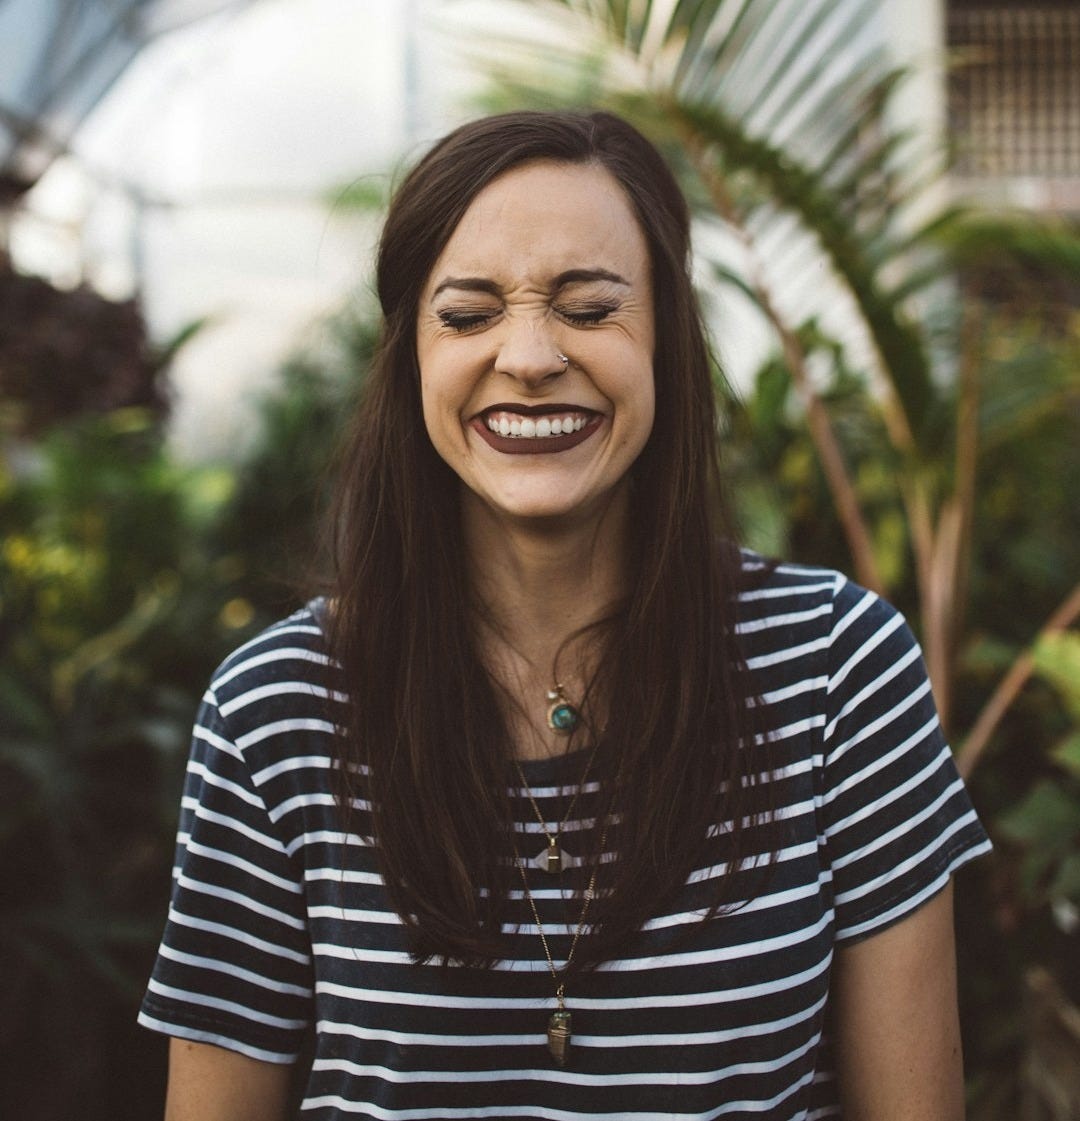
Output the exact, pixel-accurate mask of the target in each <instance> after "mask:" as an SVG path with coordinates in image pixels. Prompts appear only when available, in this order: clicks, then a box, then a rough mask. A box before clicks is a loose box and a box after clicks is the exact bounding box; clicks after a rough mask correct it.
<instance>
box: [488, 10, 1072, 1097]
mask: <svg viewBox="0 0 1080 1121" xmlns="http://www.w3.org/2000/svg"><path fill="white" fill-rule="evenodd" d="M521 7H522V8H523V9H524V10H526V11H527V12H529V13H531V14H533V16H534V21H533V23H532V24H531V25H530V28H529V33H528V37H527V41H526V39H525V38H524V37H523V38H522V39H520V40H518V41H516V42H514V43H507V42H504V41H499V42H497V43H495V44H494V45H493V47H492V49H490V50H488V51H487V52H483V51H476V52H474V53H477V54H478V55H479V61H480V62H481V63H482V64H484V65H485V66H487V67H488V71H489V73H490V74H492V76H493V79H494V81H493V84H492V89H491V92H490V93H489V95H488V97H487V98H486V104H485V107H489V108H509V107H512V106H520V105H525V106H545V105H549V106H550V105H564V106H593V107H595V106H602V107H607V108H611V109H613V110H615V111H617V112H620V113H621V114H623V115H624V116H627V117H628V118H630V119H631V120H633V121H634V122H635V123H637V124H638V126H639V127H640V128H641V129H642V130H643V131H644V132H646V134H648V135H649V136H650V137H651V138H652V139H653V140H654V141H656V142H657V143H658V144H659V146H660V147H661V148H662V149H663V150H664V151H665V152H666V153H667V155H668V157H669V159H670V160H671V162H672V164H673V165H674V166H675V167H676V168H677V169H678V170H679V171H680V172H681V174H682V177H683V181H684V184H685V187H686V190H687V194H688V196H689V197H690V199H691V201H692V203H693V205H694V207H695V213H696V221H697V223H698V231H699V233H698V239H697V244H698V246H699V252H700V255H701V257H702V259H703V262H705V263H706V265H705V267H703V268H702V269H701V279H702V285H703V293H704V295H705V297H706V300H709V301H714V302H715V300H716V299H717V294H718V293H722V294H723V299H724V301H725V303H727V304H728V305H729V306H735V307H737V308H738V309H739V313H740V316H741V317H742V318H741V320H740V319H736V318H734V317H732V316H730V315H728V316H727V317H724V318H721V319H720V320H719V323H720V337H721V342H722V341H723V339H724V337H725V332H728V333H730V332H733V331H738V330H739V329H740V323H742V324H745V323H747V322H749V321H750V320H752V319H756V320H757V322H758V323H759V324H761V325H763V326H764V327H765V328H767V330H768V332H769V337H770V340H771V347H770V348H769V349H770V353H768V354H766V356H765V358H764V360H763V361H762V364H761V366H760V368H759V370H758V371H757V374H756V376H755V377H754V378H753V379H752V381H751V383H750V385H749V388H748V389H747V390H746V391H745V392H744V393H743V394H741V395H737V394H734V393H731V392H730V390H728V388H727V387H726V386H725V385H723V383H721V389H722V391H723V392H725V394H726V402H727V405H726V417H725V423H724V430H723V431H722V433H721V439H722V441H723V444H724V449H725V453H726V456H727V461H728V464H729V471H730V474H731V477H732V480H733V484H734V486H733V489H734V491H735V493H736V495H737V498H738V500H739V504H740V512H741V514H742V520H743V524H744V527H745V528H746V530H747V531H748V536H749V539H750V541H751V543H753V544H759V545H761V546H763V547H765V548H766V549H774V548H778V549H783V550H784V551H785V552H787V553H788V554H789V555H793V556H794V557H795V558H796V559H800V560H805V561H810V562H819V563H827V564H831V565H834V566H837V567H840V568H843V569H849V570H852V571H853V573H854V574H855V575H856V577H857V578H858V579H859V580H860V581H861V582H862V583H864V584H866V585H867V586H869V587H872V588H876V589H878V590H881V591H884V592H885V593H886V594H888V595H889V596H890V598H892V599H893V600H894V601H895V602H896V603H897V604H898V606H900V607H901V608H902V609H903V610H904V611H905V612H906V613H907V614H908V615H909V617H911V618H912V620H913V622H914V623H915V625H916V628H917V630H918V631H919V633H920V637H921V640H922V642H923V646H924V650H925V652H926V657H927V663H928V668H929V671H930V676H931V680H932V683H933V688H934V693H935V697H936V699H937V701H938V705H939V708H940V710H941V713H942V716H943V719H944V721H945V722H946V724H947V727H948V728H949V729H950V731H951V733H952V736H953V738H954V739H955V740H957V741H958V743H959V752H958V763H959V764H960V766H961V769H962V770H963V771H964V772H965V773H966V774H967V775H968V776H969V777H970V779H971V781H972V785H973V792H974V795H975V798H976V801H977V803H978V805H979V807H980V810H981V812H982V814H983V816H984V818H985V819H986V820H987V823H988V825H989V826H990V828H991V831H992V832H993V833H994V834H995V836H996V837H997V838H998V840H999V843H1000V850H1001V851H1000V853H999V855H998V856H997V857H996V858H995V860H994V861H993V862H992V863H990V864H989V865H984V866H983V867H981V868H976V869H972V870H970V871H969V873H968V874H967V875H966V876H965V877H964V884H963V885H962V888H963V890H962V891H961V897H960V914H959V920H960V929H961V933H962V935H963V937H964V939H966V940H967V945H968V946H969V947H977V949H978V959H977V960H972V961H971V962H969V963H967V964H968V966H969V967H968V968H966V969H965V970H964V971H963V974H964V977H965V986H966V988H965V993H964V1008H965V1018H966V1020H967V1023H968V1033H967V1034H968V1046H969V1064H970V1066H971V1068H972V1071H973V1080H972V1086H973V1103H972V1108H973V1111H975V1112H977V1113H978V1114H979V1116H980V1117H984V1118H990V1117H994V1118H1005V1117H1011V1116H1015V1108H1016V1103H1017V1101H1018V1100H1019V1095H1020V1094H1021V1092H1022V1091H1021V1087H1020V1082H1019V1080H1018V1079H1019V1076H1018V1071H1019V1069H1020V1065H1021V1064H1020V1062H1019V1059H1018V1056H1019V1053H1020V1050H1021V1048H1022V1041H1023V1037H1024V1026H1023V1025H1024V1021H1023V1019H1022V1012H1021V1009H1020V1005H1021V997H1022V990H1023V981H1022V979H1023V976H1024V974H1025V972H1026V971H1027V970H1028V969H1029V968H1030V967H1031V966H1032V965H1033V964H1034V963H1041V964H1044V965H1046V966H1048V967H1049V968H1050V970H1051V972H1053V973H1054V974H1055V976H1056V977H1057V979H1058V980H1059V981H1060V982H1061V983H1062V984H1063V986H1064V988H1065V991H1066V993H1067V994H1068V995H1070V996H1071V997H1072V999H1073V1000H1074V1001H1075V1000H1077V999H1080V976H1078V975H1077V971H1076V969H1075V967H1071V968H1070V967H1069V965H1068V962H1069V960H1074V961H1075V960H1076V958H1077V955H1076V953H1075V933H1070V931H1069V930H1066V929H1065V928H1063V926H1062V924H1061V921H1060V914H1059V915H1058V919H1057V920H1055V912H1054V910H1053V908H1052V901H1051V897H1052V896H1053V898H1056V899H1060V898H1066V899H1068V894H1067V890H1066V889H1068V890H1069V891H1071V884H1072V876H1073V874H1074V873H1073V870H1074V864H1073V861H1072V860H1071V859H1070V856H1071V854H1072V853H1073V852H1074V851H1075V843H1076V832H1075V822H1076V819H1077V814H1078V813H1080V790H1078V789H1077V788H1076V784H1075V781H1074V778H1073V776H1071V774H1065V773H1064V771H1063V768H1064V769H1065V770H1067V768H1068V761H1069V760H1071V759H1072V754H1071V750H1074V749H1070V750H1066V751H1065V754H1064V755H1062V754H1061V750H1062V749H1061V748H1060V747H1057V748H1055V746H1054V745H1055V744H1056V743H1057V740H1058V739H1059V737H1060V736H1061V734H1062V715H1061V713H1062V709H1061V704H1060V701H1059V700H1058V699H1057V697H1056V696H1055V694H1054V693H1053V691H1052V690H1051V689H1049V688H1048V687H1047V686H1046V685H1044V684H1042V683H1041V682H1039V681H1036V680H1033V679H1032V673H1033V671H1034V670H1035V669H1036V667H1039V666H1042V662H1041V661H1040V659H1045V657H1046V654H1045V651H1046V650H1047V649H1048V648H1049V647H1048V646H1047V643H1051V644H1052V643H1054V642H1055V641H1057V640H1058V638H1060V636H1061V634H1062V632H1064V631H1066V630H1067V628H1068V627H1069V626H1070V625H1071V623H1072V622H1073V621H1074V620H1075V619H1076V618H1077V616H1078V614H1080V587H1077V585H1076V579H1077V574H1078V572H1080V509H1078V508H1077V505H1076V502H1075V499H1074V497H1073V496H1072V495H1071V493H1070V488H1069V487H1068V486H1063V485H1062V481H1063V480H1065V479H1068V478H1073V477H1077V476H1078V475H1080V439H1077V433H1078V430H1080V378H1078V376H1077V370H1078V369H1080V363H1078V361H1077V359H1078V358H1080V317H1078V315H1077V311H1076V303H1075V292H1076V290H1077V288H1076V284H1077V280H1078V279H1080V235H1078V233H1077V231H1076V229H1075V228H1072V227H1070V226H1069V225H1068V224H1065V223H1062V222H1058V221H1051V220H1048V219H1045V220H1044V219H1037V218H1034V217H1032V216H1029V215H1016V214H997V213H990V212H986V211H984V210H982V209H980V208H979V207H978V206H977V205H975V204H974V203H969V204H966V205H962V206H957V205H949V204H947V203H945V202H943V201H942V200H943V199H944V198H945V197H946V195H945V193H944V192H943V191H942V188H941V183H942V180H941V173H942V170H943V164H944V160H943V159H938V158H936V157H934V156H933V155H932V154H931V155H929V156H928V155H927V154H926V153H927V148H926V146H925V145H920V144H919V143H918V138H916V137H911V136H908V135H905V134H903V133H900V132H898V131H897V130H896V128H895V127H894V126H893V125H892V123H891V117H890V114H889V106H890V99H891V98H892V96H893V93H894V91H895V90H896V88H897V86H898V84H899V83H901V82H902V81H903V74H902V73H900V72H898V71H896V70H894V69H892V68H891V67H890V64H889V62H888V60H887V59H885V58H884V57H883V56H882V54H881V52H880V51H879V49H878V48H877V46H876V44H875V41H874V39H873V37H872V36H869V35H866V34H864V33H863V30H862V29H864V28H866V27H869V26H872V24H873V20H874V18H875V16H876V14H877V11H876V10H877V9H878V7H879V4H878V3H876V2H875V0H851V2H849V3H844V4H835V3H826V2H824V0H813V2H810V3H806V4H802V5H799V6H798V8H797V10H796V8H795V6H793V5H790V4H785V3H782V2H780V0H762V2H761V3H757V2H755V3H753V4H750V3H745V2H744V0H674V2H672V3H669V4H664V5H660V4H652V3H645V4H639V3H632V2H629V0H609V2H606V3H596V2H593V0H558V2H555V0H552V2H547V3H530V4H523V5H521ZM541 16H542V17H543V18H542V19H541V18H540V17H541ZM545 21H546V22H545ZM545 27H546V28H547V29H548V30H547V31H545ZM552 28H554V29H555V30H551V29H552ZM1055 636H1057V638H1056V637H1055ZM1040 651H1042V652H1043V653H1040ZM1043 672H1045V670H1044V671H1043ZM1067 742H1071V741H1067ZM1050 791H1053V793H1050ZM1050 803H1052V805H1051V804H1050ZM1049 814H1052V817H1050V816H1048V815H1049ZM1010 839H1011V840H1012V841H1013V842H1015V847H1014V846H1013V844H1012V843H1010ZM1017 853H1019V854H1021V855H1019V856H1017V857H1016V858H1015V859H1014V856H1015V854H1017ZM1062 892H1065V895H1062ZM1055 893H1056V894H1055ZM1058 911H1059V912H1060V906H1059V908H1058ZM988 914H989V915H990V916H992V917H993V920H994V921H992V922H990V923H987V922H986V921H985V920H986V916H987V915H988ZM1069 946H1071V954H1070V951H1069V950H1068V948H1067V947H1069Z"/></svg>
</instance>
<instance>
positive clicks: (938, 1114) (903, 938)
mask: <svg viewBox="0 0 1080 1121" xmlns="http://www.w3.org/2000/svg"><path fill="white" fill-rule="evenodd" d="M834 970H835V972H834V976H833V993H834V996H833V999H834V1015H835V1019H834V1031H835V1034H836V1062H837V1068H838V1069H837V1075H838V1077H839V1079H840V1097H841V1101H842V1103H843V1107H844V1118H845V1121H963V1117H964V1077H963V1060H962V1055H961V1050H960V1024H959V1016H958V1013H957V1007H956V953H955V944H954V939H953V910H952V883H951V881H950V884H949V886H948V888H946V889H945V890H944V891H942V892H939V893H938V894H937V895H936V896H935V897H934V898H933V899H931V900H930V902H928V903H926V904H924V905H923V906H922V907H920V908H919V909H918V910H917V911H915V912H914V913H913V914H912V915H909V916H908V917H907V918H906V919H903V920H902V921H901V922H898V923H897V924H896V925H895V926H891V927H889V928H888V929H887V930H884V931H882V932H881V933H880V934H876V935H871V936H870V937H869V938H866V939H865V940H864V941H862V942H856V943H855V944H854V945H852V946H848V947H842V948H840V949H839V950H838V952H837V956H836V961H835V963H834Z"/></svg>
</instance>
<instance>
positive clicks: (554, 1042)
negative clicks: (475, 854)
mask: <svg viewBox="0 0 1080 1121" xmlns="http://www.w3.org/2000/svg"><path fill="white" fill-rule="evenodd" d="M606 841H607V827H606V826H605V828H604V831H603V832H602V833H601V834H600V852H599V854H598V855H597V859H596V863H595V864H594V865H593V870H592V875H591V876H590V877H589V886H588V887H587V888H586V889H585V894H584V896H583V897H582V903H581V917H580V918H579V919H578V924H577V929H576V930H575V931H574V937H573V938H572V939H571V941H570V952H569V953H568V954H567V955H566V965H564V966H563V967H562V970H558V969H556V968H555V959H554V958H553V957H552V956H551V949H550V947H549V946H548V940H547V936H546V935H545V934H544V928H543V926H542V925H541V923H540V912H539V911H538V910H537V909H536V900H535V899H533V896H532V892H531V891H529V880H528V877H527V876H526V874H525V863H524V861H522V860H521V859H520V857H519V858H518V862H517V866H518V871H519V872H520V873H521V885H522V887H524V889H525V898H526V899H527V900H528V901H529V909H530V910H531V911H532V914H533V919H534V920H535V921H536V932H537V934H539V935H540V945H542V946H543V947H544V957H546V958H547V964H548V969H549V970H551V979H552V980H553V981H554V982H555V1002H556V1005H557V1007H556V1009H555V1011H554V1012H552V1014H551V1016H550V1017H549V1018H548V1026H547V1045H548V1052H549V1053H550V1054H551V1057H552V1058H553V1059H554V1060H555V1062H556V1063H558V1064H559V1066H566V1063H567V1060H568V1059H569V1057H570V1039H571V1031H570V1013H569V1012H568V1011H567V1008H566V982H565V981H560V980H559V975H560V973H562V974H565V973H566V970H567V969H569V968H570V963H571V962H572V961H573V960H574V951H575V950H576V949H577V944H578V941H579V939H580V938H581V932H582V931H583V930H584V929H585V916H586V915H587V914H588V913H589V904H590V903H591V902H592V900H593V895H594V894H595V893H596V874H597V872H598V871H599V870H600V856H601V855H602V854H603V851H604V844H605V842H606ZM515 849H516V846H515ZM567 930H569V927H567Z"/></svg>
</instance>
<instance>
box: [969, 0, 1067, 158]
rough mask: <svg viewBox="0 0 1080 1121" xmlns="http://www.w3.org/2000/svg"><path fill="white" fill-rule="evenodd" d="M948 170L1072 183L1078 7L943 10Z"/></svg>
mask: <svg viewBox="0 0 1080 1121" xmlns="http://www.w3.org/2000/svg"><path fill="white" fill-rule="evenodd" d="M947 43H948V46H949V48H950V50H951V51H952V52H953V53H954V54H955V55H956V56H957V62H958V65H957V66H956V68H955V69H954V70H953V71H952V73H951V75H950V79H949V123H950V128H951V131H952V135H953V137H954V138H955V139H956V143H957V148H958V151H957V164H956V170H957V171H958V172H959V173H960V174H962V175H970V176H976V177H978V176H987V177H991V176H993V177H997V176H1039V177H1043V178H1070V179H1071V178H1076V177H1080V4H1077V3H1076V2H1075V0H1070V2H1067V3H1060V2H1059V3H1056V4H1055V3H1052V2H1049V0H1044V2H1042V3H1018V2H1013V3H1002V2H1000V0H999V2H998V3H981V4H980V3H976V2H973V0H966V2H961V3H957V2H955V0H954V2H951V3H950V4H949V5H948V15H947Z"/></svg>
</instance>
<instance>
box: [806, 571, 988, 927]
mask: <svg viewBox="0 0 1080 1121" xmlns="http://www.w3.org/2000/svg"><path fill="white" fill-rule="evenodd" d="M823 752H824V782H823V792H822V795H821V797H822V817H823V823H824V832H825V843H826V852H827V856H828V861H829V865H830V867H831V870H832V874H833V889H834V893H835V894H834V903H835V908H836V938H837V940H838V941H840V942H844V941H854V940H857V939H859V938H863V937H866V936H867V935H870V934H873V933H875V932H876V931H879V930H882V929H884V928H885V927H887V926H889V925H891V924H892V923H894V922H897V921H899V920H900V919H902V918H904V917H905V916H906V915H908V914H910V913H911V912H912V911H914V910H916V909H917V908H918V907H919V906H921V905H922V904H923V903H924V902H926V901H927V900H929V899H930V898H931V897H932V896H934V895H935V894H937V893H938V892H939V891H941V890H942V889H943V888H944V887H945V885H946V884H947V882H948V879H949V876H950V875H951V874H952V873H953V872H954V871H955V870H956V869H957V868H959V867H960V866H961V865H962V864H964V863H966V862H967V861H968V860H970V859H972V858H973V857H975V856H978V855H980V854H981V853H983V852H986V851H988V850H989V848H990V842H989V840H988V838H987V836H986V833H985V832H984V830H983V828H982V826H981V825H980V823H979V820H978V818H977V817H976V815H975V811H974V809H973V807H972V805H971V801H970V799H969V798H968V795H967V792H966V790H965V789H964V786H963V783H962V781H961V779H960V777H959V775H958V774H957V771H956V767H955V765H954V762H953V758H952V753H951V752H950V750H949V747H948V745H947V744H946V743H945V739H944V736H943V734H942V731H941V727H940V724H939V722H938V716H937V711H936V709H935V707H934V700H933V696H932V695H931V691H930V682H929V680H928V678H927V674H926V668H925V665H924V664H923V659H922V654H921V652H920V650H919V647H918V645H917V643H916V642H915V639H914V636H913V635H912V634H911V631H910V629H909V628H908V626H907V624H906V622H905V621H904V619H903V617H902V616H901V615H900V614H899V613H898V612H897V611H896V610H895V609H894V608H892V607H890V606H889V605H888V604H887V603H885V602H884V601H883V600H881V599H879V598H878V597H877V596H875V595H873V594H872V593H870V592H867V591H865V590H864V589H862V588H859V587H857V586H856V585H854V584H850V583H847V582H844V583H843V584H842V586H841V587H840V588H839V589H838V591H837V593H836V597H835V600H834V610H833V618H832V633H831V635H830V643H829V667H828V686H827V700H826V725H825V729H824V744H823Z"/></svg>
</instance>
